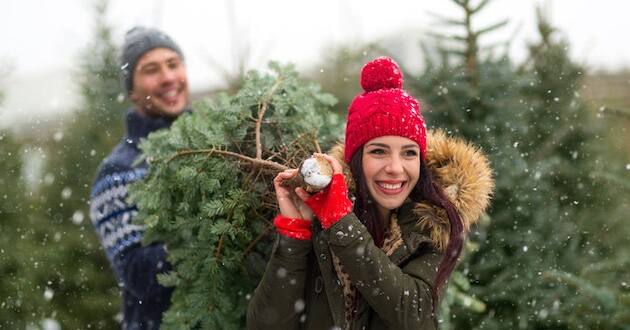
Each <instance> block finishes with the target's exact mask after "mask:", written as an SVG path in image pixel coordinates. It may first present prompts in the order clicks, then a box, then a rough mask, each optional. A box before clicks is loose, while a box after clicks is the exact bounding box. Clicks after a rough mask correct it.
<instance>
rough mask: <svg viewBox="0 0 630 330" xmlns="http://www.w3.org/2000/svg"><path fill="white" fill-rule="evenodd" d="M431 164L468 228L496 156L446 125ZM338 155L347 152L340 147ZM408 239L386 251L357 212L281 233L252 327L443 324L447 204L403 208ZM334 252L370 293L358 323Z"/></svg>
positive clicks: (254, 301) (432, 135)
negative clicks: (348, 308) (437, 302)
mask: <svg viewBox="0 0 630 330" xmlns="http://www.w3.org/2000/svg"><path fill="white" fill-rule="evenodd" d="M427 142H428V145H427V165H428V167H429V169H430V170H431V171H432V173H433V176H434V180H436V181H437V183H438V184H440V185H441V187H442V188H443V189H444V191H445V192H446V194H447V196H448V197H449V199H450V200H451V201H452V202H453V204H454V205H455V207H456V208H457V210H458V211H459V213H460V216H461V218H462V221H463V222H464V227H465V229H466V230H468V228H469V227H470V225H471V224H472V223H474V222H475V221H476V220H477V219H478V218H479V216H480V215H481V214H482V213H483V212H484V210H485V209H486V207H487V206H488V203H489V196H490V194H491V191H492V188H493V182H492V176H491V171H490V167H489V165H488V161H487V160H486V158H485V157H484V156H483V155H482V154H481V152H480V151H479V150H477V149H476V148H475V147H473V146H471V145H469V144H466V143H464V142H462V141H460V140H456V139H453V138H449V137H447V136H446V135H445V134H443V133H442V132H431V131H430V132H429V134H428V136H427ZM333 154H334V155H336V156H338V158H341V157H339V156H341V155H343V150H340V149H339V148H337V150H335V151H333ZM396 216H397V224H398V225H399V226H400V232H401V234H402V235H401V238H402V244H397V245H396V246H397V247H396V248H395V249H393V250H392V251H390V253H389V255H387V254H385V252H383V251H382V250H381V249H380V248H378V247H376V245H375V244H374V241H373V240H372V237H371V236H370V234H369V233H368V231H367V229H366V227H365V226H364V225H363V224H362V223H361V222H360V221H359V219H358V218H357V217H356V215H355V214H354V213H350V214H348V215H346V216H345V217H343V218H342V219H341V220H340V221H338V222H337V223H335V224H334V225H333V226H332V227H330V228H329V229H328V230H322V229H321V227H320V226H319V224H318V223H317V221H314V223H313V237H312V239H311V240H308V241H300V240H295V239H291V238H287V237H284V236H281V235H278V237H277V239H276V242H275V245H274V247H273V250H272V254H271V258H270V260H269V262H268V264H267V269H266V271H265V274H264V276H263V278H262V280H261V282H260V284H259V286H258V288H257V289H256V290H255V292H254V294H253V296H252V298H251V301H250V305H249V309H248V313H247V327H248V329H314V330H315V329H317V330H319V329H322V330H328V329H334V328H338V329H348V328H350V329H369V330H377V329H437V316H436V315H435V314H434V313H433V310H432V309H433V307H432V306H433V299H432V296H431V291H432V287H433V283H434V278H435V275H436V273H437V268H438V265H439V263H440V261H441V259H442V251H443V250H444V248H445V247H446V244H447V242H448V219H447V218H446V215H445V212H444V210H442V209H440V208H437V207H435V206H433V205H430V204H428V203H426V202H420V203H415V202H411V201H408V202H406V203H405V204H403V205H402V206H401V207H400V208H399V209H398V210H397V212H396ZM333 255H334V256H336V257H337V258H338V260H339V262H340V263H341V265H343V268H344V271H345V272H346V273H347V274H348V276H349V278H350V280H351V281H352V284H353V285H354V286H355V287H356V289H357V290H358V291H359V293H360V295H361V297H362V299H361V300H360V302H361V303H360V304H359V305H358V306H356V308H357V313H356V317H355V319H354V321H353V322H352V324H351V325H349V324H347V322H346V320H345V317H344V315H345V314H344V313H345V307H344V297H343V292H342V291H343V290H342V282H341V281H340V279H339V278H338V276H337V272H336V271H335V268H334V266H333Z"/></svg>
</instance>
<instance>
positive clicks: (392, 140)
mask: <svg viewBox="0 0 630 330" xmlns="http://www.w3.org/2000/svg"><path fill="white" fill-rule="evenodd" d="M362 161H363V174H364V176H365V181H366V183H367V187H368V191H369V192H370V196H371V197H372V199H373V200H374V201H375V202H376V203H377V205H378V209H379V212H380V213H381V216H386V215H388V214H389V211H391V210H394V209H397V208H399V207H400V206H401V205H402V204H403V202H404V201H405V199H407V196H409V194H410V193H411V190H413V187H414V186H415V185H416V183H417V182H418V178H419V177H420V147H419V146H418V144H417V143H416V142H414V141H412V140H410V139H408V138H404V137H400V136H393V135H387V136H381V137H378V138H375V139H372V140H370V141H368V142H367V143H366V144H365V146H364V147H363V159H362Z"/></svg>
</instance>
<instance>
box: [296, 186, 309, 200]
mask: <svg viewBox="0 0 630 330" xmlns="http://www.w3.org/2000/svg"><path fill="white" fill-rule="evenodd" d="M295 194H296V195H298V197H300V199H301V200H302V201H306V200H307V199H309V198H311V194H309V193H307V192H306V190H304V189H302V188H299V187H298V188H295Z"/></svg>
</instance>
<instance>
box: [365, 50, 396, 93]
mask: <svg viewBox="0 0 630 330" xmlns="http://www.w3.org/2000/svg"><path fill="white" fill-rule="evenodd" d="M402 86H403V77H402V73H401V72H400V68H399V67H398V64H396V62H394V60H392V59H391V58H389V57H385V56H382V57H379V58H376V59H374V60H372V61H370V62H369V63H368V64H366V65H365V66H364V67H363V69H362V70H361V87H363V90H364V91H366V92H372V91H375V90H379V89H388V88H402Z"/></svg>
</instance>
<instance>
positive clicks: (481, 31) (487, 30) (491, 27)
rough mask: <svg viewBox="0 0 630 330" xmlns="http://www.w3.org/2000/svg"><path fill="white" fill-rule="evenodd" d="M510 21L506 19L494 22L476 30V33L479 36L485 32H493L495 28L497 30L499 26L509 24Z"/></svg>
mask: <svg viewBox="0 0 630 330" xmlns="http://www.w3.org/2000/svg"><path fill="white" fill-rule="evenodd" d="M508 22H509V20H507V19H504V20H502V21H500V22H497V23H494V24H492V25H490V26H487V27H485V28H483V29H481V30H478V31H476V32H475V34H476V35H477V36H480V35H482V34H485V33H488V32H492V31H494V30H496V29H498V28H501V27H503V26H505V25H507V23H508Z"/></svg>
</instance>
